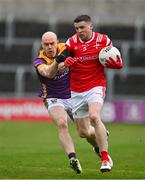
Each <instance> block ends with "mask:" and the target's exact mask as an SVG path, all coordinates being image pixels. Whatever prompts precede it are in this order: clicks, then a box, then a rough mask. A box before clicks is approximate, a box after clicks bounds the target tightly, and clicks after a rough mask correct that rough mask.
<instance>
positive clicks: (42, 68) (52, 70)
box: [37, 61, 58, 79]
mask: <svg viewBox="0 0 145 180" xmlns="http://www.w3.org/2000/svg"><path fill="white" fill-rule="evenodd" d="M37 70H38V72H39V74H41V75H42V76H44V77H47V78H50V79H51V78H53V77H54V76H55V75H56V73H57V71H58V63H57V62H56V61H54V62H53V63H52V64H50V65H47V64H40V65H38V66H37Z"/></svg>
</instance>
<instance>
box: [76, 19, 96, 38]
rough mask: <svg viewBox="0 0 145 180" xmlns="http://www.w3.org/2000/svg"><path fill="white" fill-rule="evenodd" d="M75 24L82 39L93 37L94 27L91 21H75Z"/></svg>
mask: <svg viewBox="0 0 145 180" xmlns="http://www.w3.org/2000/svg"><path fill="white" fill-rule="evenodd" d="M74 26H75V30H76V32H77V34H78V36H79V37H80V39H81V40H83V41H88V40H90V39H91V37H92V29H93V26H92V23H91V22H85V21H81V22H78V23H74Z"/></svg>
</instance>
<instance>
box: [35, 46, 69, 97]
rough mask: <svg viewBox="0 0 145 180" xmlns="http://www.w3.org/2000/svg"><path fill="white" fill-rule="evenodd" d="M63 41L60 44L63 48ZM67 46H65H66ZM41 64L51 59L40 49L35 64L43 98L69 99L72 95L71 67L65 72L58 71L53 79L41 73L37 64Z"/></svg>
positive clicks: (47, 62) (49, 61)
mask: <svg viewBox="0 0 145 180" xmlns="http://www.w3.org/2000/svg"><path fill="white" fill-rule="evenodd" d="M62 45H63V43H60V44H59V46H58V51H59V49H60V48H59V47H61V49H63V48H62ZM64 47H65V46H64ZM41 64H48V65H49V64H51V60H50V59H49V58H48V57H46V56H45V55H44V53H43V50H42V51H40V53H39V56H38V57H37V58H36V59H35V60H34V61H33V65H34V67H35V68H36V72H37V75H38V78H39V80H40V83H41V86H40V91H39V96H40V97H42V98H60V99H68V98H70V97H71V93H70V72H69V69H67V70H65V71H63V72H57V74H56V76H55V77H54V78H52V79H49V78H46V77H43V76H42V75H41V74H39V72H38V70H37V66H39V65H41Z"/></svg>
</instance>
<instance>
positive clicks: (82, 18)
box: [74, 15, 92, 23]
mask: <svg viewBox="0 0 145 180" xmlns="http://www.w3.org/2000/svg"><path fill="white" fill-rule="evenodd" d="M81 21H85V22H91V21H92V20H91V17H90V16H88V15H80V16H77V17H76V18H75V20H74V23H78V22H81Z"/></svg>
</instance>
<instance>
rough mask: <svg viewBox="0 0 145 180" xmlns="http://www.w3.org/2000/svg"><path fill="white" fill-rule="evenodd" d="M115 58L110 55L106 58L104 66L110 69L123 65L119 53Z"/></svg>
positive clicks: (119, 67)
mask: <svg viewBox="0 0 145 180" xmlns="http://www.w3.org/2000/svg"><path fill="white" fill-rule="evenodd" d="M116 58H117V61H116V60H115V59H113V58H112V57H110V58H109V59H108V60H106V63H105V67H106V68H111V69H121V68H122V67H123V62H122V58H121V57H120V56H119V55H117V56H116Z"/></svg>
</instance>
